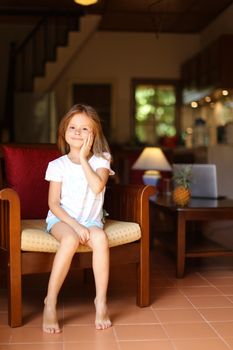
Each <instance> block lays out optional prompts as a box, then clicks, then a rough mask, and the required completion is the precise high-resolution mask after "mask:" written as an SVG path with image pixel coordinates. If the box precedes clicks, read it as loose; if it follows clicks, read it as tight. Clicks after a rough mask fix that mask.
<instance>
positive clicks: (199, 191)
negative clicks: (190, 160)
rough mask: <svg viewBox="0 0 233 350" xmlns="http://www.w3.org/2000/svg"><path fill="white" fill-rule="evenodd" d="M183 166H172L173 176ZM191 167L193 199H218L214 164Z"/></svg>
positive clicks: (193, 165) (192, 165)
mask: <svg viewBox="0 0 233 350" xmlns="http://www.w3.org/2000/svg"><path fill="white" fill-rule="evenodd" d="M184 165H188V164H173V174H174V175H175V174H176V173H177V172H178V171H179V170H180V169H181V168H182V167H183V166H184ZM189 165H191V167H192V181H191V186H190V189H191V196H192V197H193V198H195V197H196V198H218V187H217V173H216V165H215V164H189Z"/></svg>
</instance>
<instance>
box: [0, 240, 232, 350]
mask: <svg viewBox="0 0 233 350" xmlns="http://www.w3.org/2000/svg"><path fill="white" fill-rule="evenodd" d="M81 277H82V276H81V274H80V273H76V274H73V275H72V276H70V277H69V278H68V279H67V281H66V282H65V285H64V287H63V290H62V293H61V296H60V299H59V300H60V301H59V313H58V315H59V319H60V321H61V325H62V327H63V332H62V333H61V334H58V335H49V334H44V333H43V332H42V331H41V319H42V303H43V297H44V294H45V286H46V284H47V276H46V278H45V276H44V277H43V278H42V277H38V276H37V277H36V279H35V278H34V279H33V282H32V279H27V280H26V279H25V280H24V326H23V327H20V328H15V329H11V328H10V327H8V326H7V310H6V309H7V306H6V304H7V299H6V292H5V290H4V289H1V290H0V350H4V349H12V350H21V349H24V350H27V349H33V350H34V349H35V350H42V349H43V350H55V349H56V350H73V349H75V350H76V349H78V350H105V349H106V350H107V349H108V350H109V349H111V350H131V349H132V350H139V349H140V350H142V349H143V350H152V349H153V350H155V349H158V350H187V349H188V350H197V349H198V350H199V349H200V350H202V349H205V350H227V349H228V350H229V349H233V259H232V258H228V259H226V258H215V259H213V258H212V259H203V260H198V262H197V260H196V261H195V262H192V261H189V262H188V264H187V271H186V275H185V278H184V279H180V280H177V279H176V278H175V267H174V260H173V259H172V258H171V257H170V256H169V255H168V253H167V252H164V251H163V250H162V249H161V247H159V246H156V247H155V251H154V252H152V253H151V301H152V302H151V306H149V307H147V308H143V309H140V308H138V307H137V306H136V305H135V292H134V291H135V268H134V267H128V268H125V267H121V268H114V269H112V271H111V279H110V286H109V312H110V315H111V318H112V321H113V327H111V328H110V329H108V330H105V331H97V330H95V328H94V325H93V323H94V316H95V315H94V306H93V302H92V300H93V296H94V287H93V281H92V278H91V276H89V278H88V280H87V281H86V282H85V283H83V279H82V278H81Z"/></svg>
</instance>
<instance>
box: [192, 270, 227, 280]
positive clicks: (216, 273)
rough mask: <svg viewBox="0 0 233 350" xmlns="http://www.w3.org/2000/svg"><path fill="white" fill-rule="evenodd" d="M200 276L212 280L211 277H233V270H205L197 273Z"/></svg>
mask: <svg viewBox="0 0 233 350" xmlns="http://www.w3.org/2000/svg"><path fill="white" fill-rule="evenodd" d="M199 274H200V276H202V277H203V278H207V279H208V278H212V277H233V270H232V268H230V269H227V268H225V269H224V270H223V269H221V270H218V269H216V270H206V271H199Z"/></svg>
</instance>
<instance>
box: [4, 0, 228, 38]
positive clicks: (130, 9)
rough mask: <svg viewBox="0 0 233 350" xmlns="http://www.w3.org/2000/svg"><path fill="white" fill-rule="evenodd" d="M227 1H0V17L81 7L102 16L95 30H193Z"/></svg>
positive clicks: (6, 18) (197, 30)
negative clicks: (80, 3) (88, 2)
mask: <svg viewBox="0 0 233 350" xmlns="http://www.w3.org/2000/svg"><path fill="white" fill-rule="evenodd" d="M231 4H233V0H99V1H98V3H97V4H95V5H91V6H85V7H84V6H80V5H77V4H75V3H74V1H73V0H33V1H32V0H0V16H1V17H0V18H1V21H3V22H4V23H5V22H6V21H8V22H9V23H10V22H11V21H13V18H14V19H15V15H18V16H19V18H20V16H21V18H25V16H38V14H39V15H40V16H42V15H43V13H47V12H49V11H51V10H56V11H59V12H61V11H75V10H83V11H84V13H87V14H99V15H101V16H102V20H101V21H100V25H99V30H113V31H133V32H135V31H138V32H154V31H159V32H164V33H197V32H199V31H201V30H203V29H204V28H205V27H206V26H207V25H208V24H210V23H211V21H213V20H214V19H215V18H216V17H217V16H218V15H219V14H220V13H221V12H223V11H224V10H225V9H226V8H227V7H228V6H230V5H231ZM4 16H5V17H4Z"/></svg>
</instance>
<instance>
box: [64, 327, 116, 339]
mask: <svg viewBox="0 0 233 350" xmlns="http://www.w3.org/2000/svg"><path fill="white" fill-rule="evenodd" d="M63 336H64V341H65V342H67V341H69V342H87V341H90V340H91V341H93V342H95V341H98V342H99V341H105V342H106V341H115V336H114V333H113V327H110V328H108V329H105V330H96V329H95V327H94V325H92V326H64V329H63Z"/></svg>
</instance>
